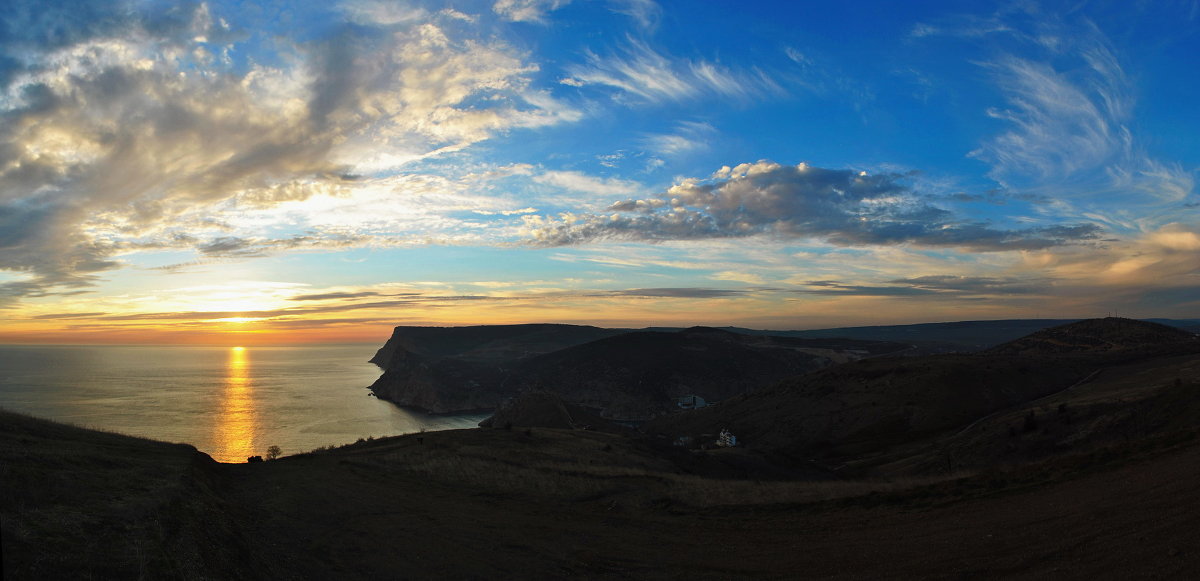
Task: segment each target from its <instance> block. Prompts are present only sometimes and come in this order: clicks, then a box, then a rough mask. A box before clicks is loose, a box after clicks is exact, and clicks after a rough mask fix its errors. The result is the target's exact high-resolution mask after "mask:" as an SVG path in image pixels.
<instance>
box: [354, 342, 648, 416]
mask: <svg viewBox="0 0 1200 581" xmlns="http://www.w3.org/2000/svg"><path fill="white" fill-rule="evenodd" d="M625 332H627V331H626V330H624V329H601V328H599V327H588V326H579V325H549V324H547V325H485V326H473V327H396V328H395V330H394V331H393V332H392V337H391V338H390V339H388V341H387V343H386V344H384V346H383V347H382V348H380V349H379V351H378V352H377V353H376V354H375V356H374V357H373V358H371V362H372V363H374V364H376V365H378V366H379V367H380V368H382V369H383V375H381V376H380V377H379V379H378V380H376V381H375V383H374V384H372V385H371V390H372V391H373V392H375V395H376V396H378V397H379V398H380V399H385V400H388V401H391V402H394V403H396V404H399V405H402V406H407V407H415V408H420V409H423V410H426V411H429V412H432V413H449V412H456V411H466V410H480V409H492V408H495V407H497V406H498V405H500V403H501V402H502V401H504V399H505V398H506V397H508V396H510V395H512V394H513V393H514V389H513V386H512V385H511V384H509V383H508V382H507V379H508V377H509V376H510V375H511V374H512V372H513V371H514V370H515V369H516V368H517V367H518V366H519V365H520V363H521V362H522V361H524V360H526V359H529V358H530V357H535V356H537V355H542V354H545V353H549V352H552V351H557V350H561V349H564V348H568V347H572V346H575V345H579V344H582V343H586V342H589V341H594V340H596V339H601V338H604V337H610V336H613V335H618V334H621V333H625Z"/></svg>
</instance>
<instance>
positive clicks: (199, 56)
mask: <svg viewBox="0 0 1200 581" xmlns="http://www.w3.org/2000/svg"><path fill="white" fill-rule="evenodd" d="M5 10H6V13H5V15H4V16H3V17H2V18H0V27H2V29H0V30H2V32H3V34H0V54H4V55H7V56H6V58H5V59H4V60H3V62H0V119H3V121H2V122H0V270H3V271H9V272H15V273H23V275H24V276H25V278H24V279H22V280H19V281H10V282H6V283H3V284H4V287H3V289H2V290H0V294H3V295H4V296H22V295H24V296H36V295H37V294H38V293H45V292H59V291H63V290H66V291H71V290H72V289H75V290H78V289H80V288H83V287H86V286H88V285H89V284H92V283H93V282H94V281H95V280H96V279H97V277H98V276H100V275H101V274H102V273H103V272H104V271H106V270H110V269H114V268H117V267H119V266H120V262H119V261H118V259H117V257H118V255H119V254H120V253H122V252H128V251H131V250H135V249H138V248H143V249H144V248H156V247H157V248H178V247H179V246H180V244H181V240H183V238H181V235H182V234H184V233H190V234H195V236H194V237H196V238H205V237H209V238H210V239H209V240H208V241H207V242H204V243H201V244H199V245H198V246H196V250H197V251H198V252H200V253H201V254H203V255H206V256H222V257H231V256H239V255H240V256H255V255H259V254H261V253H262V252H265V251H267V250H268V249H270V248H283V247H304V246H305V245H306V244H310V243H312V244H316V242H312V241H311V238H305V237H303V236H301V237H296V238H290V239H289V238H286V237H285V238H280V239H277V240H258V239H257V238H258V237H259V236H256V235H255V234H254V233H253V232H252V231H246V232H237V233H233V232H229V233H226V234H224V236H227V238H216V239H211V236H210V235H209V234H204V233H203V232H199V233H197V232H196V231H195V230H194V229H193V225H195V224H199V223H200V222H201V220H202V219H203V220H208V221H209V222H210V226H209V229H210V231H211V229H212V228H217V229H220V227H219V226H218V223H220V222H222V221H225V222H227V223H228V222H229V220H222V216H223V214H224V213H228V215H229V216H237V215H240V214H239V213H240V212H244V211H246V210H247V209H250V210H253V209H256V208H258V209H263V208H271V207H275V206H278V205H280V204H285V203H292V202H297V201H304V200H307V199H310V198H315V197H339V196H342V197H344V196H347V195H349V194H350V192H351V191H352V190H353V189H355V188H357V187H358V186H359V185H360V183H359V178H358V174H362V173H364V172H366V171H382V170H387V169H394V168H396V167H398V166H399V165H401V164H404V163H407V162H410V161H412V160H417V159H422V158H425V157H428V156H431V155H437V154H439V152H446V151H457V150H461V149H462V148H464V147H467V146H469V145H471V144H473V143H477V142H479V141H482V140H486V139H488V138H490V137H491V136H493V135H496V134H497V133H500V132H504V131H507V130H509V129H512V128H518V127H540V126H545V125H550V124H555V123H560V122H563V121H569V120H573V119H577V118H578V116H579V115H578V113H577V112H574V111H572V110H571V109H570V108H569V107H566V106H564V105H563V104H562V103H560V102H558V101H556V100H554V99H553V98H552V97H550V96H549V94H548V93H546V92H544V91H539V90H537V89H534V88H533V87H532V86H531V84H530V76H531V74H532V73H533V72H534V71H536V69H537V67H536V65H532V64H530V63H528V62H525V60H524V55H522V54H520V53H519V52H517V51H515V50H514V49H512V48H511V47H509V46H507V45H505V44H504V43H503V42H501V41H499V40H495V39H493V38H472V37H469V36H466V35H470V34H471V32H470V31H471V30H473V29H471V28H470V27H469V26H467V25H468V24H470V23H469V22H467V23H466V24H464V23H463V21H462V20H461V19H457V18H452V15H451V16H447V15H444V14H442V13H437V14H429V13H426V12H424V11H421V10H400V9H398V8H396V7H395V6H393V5H391V4H390V3H381V2H371V1H365V0H364V1H360V2H352V3H349V4H347V5H346V7H345V10H346V12H345V21H343V22H341V23H338V22H334V23H331V24H330V25H329V27H328V28H327V29H326V30H324V31H321V32H319V33H318V34H314V35H313V40H311V41H305V42H304V43H301V44H289V42H288V41H286V40H282V39H275V40H274V41H273V44H272V46H275V47H277V52H276V53H275V54H274V55H271V56H272V57H274V58H268V59H264V60H263V63H262V64H257V63H256V62H255V61H251V60H249V59H247V58H245V57H239V53H238V51H239V47H240V44H239V43H241V42H243V41H245V40H246V39H248V38H249V37H251V36H252V35H253V34H254V33H253V32H252V31H249V30H243V29H239V28H238V26H237V23H233V24H230V23H228V22H226V20H225V19H224V18H223V17H222V15H220V14H214V13H212V12H211V11H210V9H209V8H208V6H207V5H206V4H202V3H201V4H180V5H176V4H167V5H165V6H162V7H160V6H159V5H145V4H143V3H136V4H135V3H133V2H119V3H116V4H113V3H102V2H82V1H81V2H55V3H50V4H46V3H44V2H37V1H34V0H17V1H15V2H9V3H8V4H6V9H5ZM442 19H452V20H454V22H455V23H456V26H455V28H454V30H455V31H456V33H455V34H456V35H457V36H452V35H451V34H450V33H449V32H447V30H449V28H448V27H444V26H442V24H441V20H442ZM464 30H465V31H466V32H462V31H464ZM368 153H371V154H372V155H368ZM364 159H366V160H367V163H363V160H364ZM263 226H264V225H263V224H258V225H256V226H255V228H256V229H260V230H261V229H262V227H263ZM334 238H337V237H334ZM327 241H328V240H327ZM344 242H346V239H345V238H340V239H337V240H334V243H336V244H341V243H344ZM289 245H291V246H289Z"/></svg>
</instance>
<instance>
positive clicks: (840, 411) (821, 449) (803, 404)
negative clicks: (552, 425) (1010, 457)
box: [644, 318, 1200, 469]
mask: <svg viewBox="0 0 1200 581" xmlns="http://www.w3.org/2000/svg"><path fill="white" fill-rule="evenodd" d="M1180 358H1182V360H1183V361H1195V360H1197V359H1200V339H1198V338H1197V336H1195V335H1193V334H1191V333H1188V332H1186V331H1182V330H1180V329H1178V328H1175V327H1169V326H1165V325H1160V324H1157V323H1152V322H1145V321H1136V320H1130V319H1119V318H1106V319H1093V320H1085V321H1078V322H1074V323H1068V324H1065V325H1059V326H1055V327H1052V328H1048V329H1043V330H1041V331H1037V332H1035V333H1033V334H1031V335H1029V336H1027V337H1024V338H1021V339H1017V340H1014V341H1011V342H1008V343H1004V344H1002V345H999V346H995V347H993V348H991V349H988V350H984V351H980V352H975V353H959V354H938V355H926V356H919V357H904V358H895V357H883V358H873V359H867V360H862V361H856V362H851V363H847V364H844V365H840V366H836V367H831V368H829V369H825V370H822V371H819V372H816V373H812V374H809V375H806V376H799V377H795V378H791V379H788V380H785V381H782V382H780V383H778V384H776V385H773V386H771V387H768V388H765V389H762V390H758V391H755V392H753V393H749V394H746V395H742V396H739V397H735V398H732V399H730V400H729V401H726V402H723V403H722V404H721V405H719V406H715V407H712V408H706V409H701V410H696V411H692V412H687V413H682V414H674V415H668V416H663V417H660V418H658V419H656V420H654V421H652V422H650V423H649V424H647V425H646V426H644V429H646V430H647V431H650V432H657V433H661V434H664V435H666V436H669V437H671V438H677V437H680V436H686V437H689V438H694V439H704V438H707V439H709V440H711V439H712V436H711V435H712V434H715V433H716V432H717V431H718V430H721V429H729V430H732V431H733V432H734V433H735V434H736V435H739V436H740V437H741V438H742V439H743V441H744V442H745V443H746V446H747V447H751V448H756V449H759V450H760V451H762V452H763V453H767V454H772V455H777V456H783V457H788V458H790V459H791V460H793V461H796V462H804V461H808V460H817V461H821V462H823V463H825V464H827V465H829V466H837V465H839V464H841V463H842V461H843V460H845V459H847V458H852V457H858V458H859V461H860V463H861V458H862V456H863V455H868V456H870V455H880V454H892V455H893V456H895V455H896V454H899V455H900V456H903V455H904V454H906V453H910V452H911V450H908V451H907V452H899V453H896V452H895V449H897V448H904V446H905V445H907V444H909V443H913V442H920V441H925V442H927V443H928V442H935V441H937V440H938V439H939V438H942V437H945V436H947V435H948V433H949V432H952V431H954V430H961V429H963V428H964V427H966V426H970V425H972V423H973V422H977V421H981V420H982V419H985V418H987V417H988V416H989V415H990V414H994V413H997V412H1000V411H1003V410H1012V409H1020V410H1023V411H1022V412H1021V413H1022V414H1027V413H1029V412H1030V411H1031V410H1032V408H1029V409H1025V408H1024V407H1022V406H1029V405H1031V402H1035V401H1040V400H1041V399H1042V398H1047V397H1050V396H1055V395H1056V394H1062V393H1064V392H1065V391H1066V390H1069V389H1071V388H1074V387H1076V386H1079V385H1080V384H1083V383H1085V382H1088V385H1089V386H1091V385H1093V384H1094V383H1096V382H1099V381H1101V378H1104V377H1108V376H1114V375H1116V374H1119V373H1129V372H1130V371H1128V370H1130V369H1142V370H1143V372H1144V379H1143V380H1144V381H1146V382H1147V385H1148V386H1156V385H1162V386H1164V388H1165V386H1173V385H1175V383H1174V382H1177V381H1183V378H1182V376H1181V375H1180V374H1179V372H1178V371H1177V370H1175V367H1172V365H1174V364H1172V363H1170V362H1171V361H1174V360H1175V359H1180ZM1122 370H1125V371H1122ZM1168 370H1173V371H1168ZM1102 374H1103V375H1102ZM1183 375H1187V374H1183ZM1191 375H1192V377H1191V378H1189V379H1190V380H1194V377H1195V371H1193V372H1191ZM1080 389H1082V388H1080ZM1139 393H1141V394H1142V396H1143V397H1145V396H1146V394H1147V393H1150V392H1148V391H1140V392H1139ZM1155 393H1157V392H1155ZM1068 395H1069V394H1068ZM1125 397H1126V398H1129V397H1131V396H1130V395H1126V396H1125ZM1114 399H1119V397H1114ZM1061 403H1063V404H1064V406H1066V407H1064V408H1063V409H1064V410H1068V409H1071V408H1072V407H1073V404H1071V403H1070V402H1069V401H1068V400H1063V402H1061ZM1082 405H1084V404H1083V403H1077V404H1074V406H1075V407H1078V406H1082ZM1088 405H1089V406H1093V405H1099V404H1097V402H1096V401H1091V400H1089V403H1088ZM1106 405H1107V404H1106ZM1102 408H1103V406H1101V407H1097V408H1095V409H1096V410H1099V409H1102ZM1105 409H1106V408H1105ZM1112 411H1113V410H1108V411H1105V412H1104V413H1105V414H1108V413H1110V412H1112ZM1032 413H1033V414H1034V417H1033V419H1032V420H1030V421H1029V422H1027V421H1026V420H1025V419H1024V418H1025V416H1024V415H1018V416H1016V417H1015V419H1014V418H1013V417H1009V418H1007V419H1006V421H1007V422H1009V423H1006V424H1003V425H1002V426H1001V427H999V428H997V427H995V426H993V427H992V428H991V429H992V430H993V433H994V434H997V435H996V437H997V438H999V440H1000V442H1001V443H1002V444H1007V445H1009V446H1014V448H1013V449H1014V450H1015V449H1017V448H1016V447H1015V446H1016V442H1015V441H1009V440H1008V438H1009V437H1010V433H1012V434H1016V433H1018V432H1020V433H1024V432H1028V431H1032V430H1030V429H1029V428H1028V427H1027V426H1029V425H1030V423H1032V424H1034V425H1036V424H1037V419H1036V416H1037V415H1038V414H1039V413H1045V412H1044V411H1041V412H1039V411H1033V412H1032ZM1055 413H1058V412H1055ZM1122 413H1123V412H1122ZM1118 415H1120V414H1118ZM1068 416H1069V414H1068V412H1067V411H1063V412H1061V415H1059V416H1056V417H1059V418H1060V419H1063V418H1067V417H1068ZM1106 417H1107V416H1106ZM1120 417H1121V418H1124V416H1120ZM1126 419H1127V418H1126ZM1095 421H1096V424H1095V425H1093V426H1091V427H1088V428H1087V429H1086V430H1084V431H1083V432H1082V433H1078V434H1075V435H1074V436H1072V438H1073V439H1074V440H1073V441H1077V442H1082V441H1088V440H1094V439H1096V438H1097V437H1100V436H1101V432H1104V431H1106V430H1111V429H1115V428H1114V426H1116V425H1120V424H1121V423H1122V422H1124V421H1125V420H1124V419H1120V418H1116V417H1107V419H1098V420H1095ZM1106 421H1107V422H1109V423H1108V424H1105V422H1106ZM1035 429H1036V428H1035ZM706 435H707V436H706ZM1013 437H1015V435H1014V436H1013ZM992 440H993V441H994V440H995V438H992ZM930 445H934V444H930ZM941 445H949V444H947V443H945V442H943V444H937V445H935V447H937V446H941ZM988 446H991V444H988ZM1002 447H1003V446H1002ZM889 450H891V452H889ZM976 452H978V451H976ZM972 454H975V455H978V454H977V453H975V452H973V453H972ZM972 454H966V455H967V456H970V455H972ZM989 454H991V455H992V457H989V460H995V457H994V456H995V450H993V452H991V453H989ZM894 461H895V458H891V459H890V460H888V462H894ZM879 462H882V460H879ZM926 464H927V462H926ZM910 465H911V466H910V467H912V466H918V465H922V464H921V462H917V463H916V464H912V463H910ZM914 469H917V468H914Z"/></svg>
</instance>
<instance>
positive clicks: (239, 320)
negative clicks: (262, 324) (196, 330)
mask: <svg viewBox="0 0 1200 581" xmlns="http://www.w3.org/2000/svg"><path fill="white" fill-rule="evenodd" d="M262 319H263V318H262V317H223V318H220V319H213V320H214V321H216V322H218V323H233V324H235V325H242V324H245V323H250V322H253V321H261V320H262Z"/></svg>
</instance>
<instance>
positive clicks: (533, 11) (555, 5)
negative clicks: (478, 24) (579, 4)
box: [492, 0, 571, 23]
mask: <svg viewBox="0 0 1200 581" xmlns="http://www.w3.org/2000/svg"><path fill="white" fill-rule="evenodd" d="M570 2H571V0H496V3H495V4H492V11H493V12H495V13H496V14H499V15H500V16H501V17H502V18H504V19H506V20H511V21H513V22H539V23H540V22H545V16H546V13H547V12H553V11H555V10H558V9H559V8H561V7H563V6H566V5H567V4H569V3H570Z"/></svg>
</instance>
